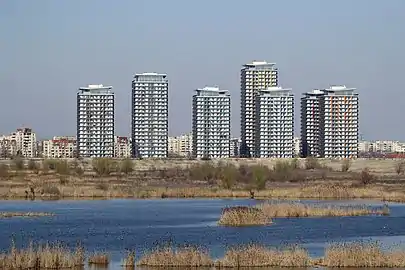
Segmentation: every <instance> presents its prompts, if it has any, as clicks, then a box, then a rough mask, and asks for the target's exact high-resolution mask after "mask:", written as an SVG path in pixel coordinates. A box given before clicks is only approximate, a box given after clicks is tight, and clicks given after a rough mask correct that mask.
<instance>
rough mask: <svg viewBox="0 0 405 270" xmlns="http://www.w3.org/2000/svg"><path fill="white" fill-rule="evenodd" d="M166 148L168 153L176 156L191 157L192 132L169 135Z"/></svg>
mask: <svg viewBox="0 0 405 270" xmlns="http://www.w3.org/2000/svg"><path fill="white" fill-rule="evenodd" d="M168 149H169V150H168V151H169V154H170V155H173V156H178V157H191V156H192V153H193V151H192V150H193V135H192V133H189V134H183V135H180V136H176V137H169V139H168Z"/></svg>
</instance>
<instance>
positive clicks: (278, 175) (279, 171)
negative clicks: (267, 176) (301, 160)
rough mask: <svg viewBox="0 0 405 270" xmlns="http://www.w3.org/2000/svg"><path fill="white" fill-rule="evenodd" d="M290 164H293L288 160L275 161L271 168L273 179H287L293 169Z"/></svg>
mask: <svg viewBox="0 0 405 270" xmlns="http://www.w3.org/2000/svg"><path fill="white" fill-rule="evenodd" d="M292 165H294V164H292V163H290V162H288V161H277V162H276V164H275V165H274V168H273V172H274V175H273V177H274V180H276V181H282V182H286V181H289V180H290V179H291V178H292V174H293V172H294V170H295V168H294V167H292Z"/></svg>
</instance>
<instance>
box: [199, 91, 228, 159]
mask: <svg viewBox="0 0 405 270" xmlns="http://www.w3.org/2000/svg"><path fill="white" fill-rule="evenodd" d="M192 126H193V157H196V158H228V157H229V155H230V149H229V148H230V137H231V97H230V94H229V92H228V91H227V90H221V89H219V87H204V88H201V89H197V90H196V91H195V94H194V95H193V123H192Z"/></svg>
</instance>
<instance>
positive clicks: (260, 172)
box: [251, 165, 271, 190]
mask: <svg viewBox="0 0 405 270" xmlns="http://www.w3.org/2000/svg"><path fill="white" fill-rule="evenodd" d="M251 170H252V177H253V183H254V185H255V187H256V189H257V190H263V189H265V188H266V182H267V180H268V179H269V176H270V173H271V172H270V170H269V168H268V167H266V166H263V165H255V166H252V168H251Z"/></svg>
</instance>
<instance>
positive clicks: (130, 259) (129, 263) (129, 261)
mask: <svg viewBox="0 0 405 270" xmlns="http://www.w3.org/2000/svg"><path fill="white" fill-rule="evenodd" d="M135 265H136V264H135V252H134V251H130V252H128V253H127V256H126V257H125V258H124V261H123V263H122V266H123V267H124V268H125V269H133V268H134V267H135Z"/></svg>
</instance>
